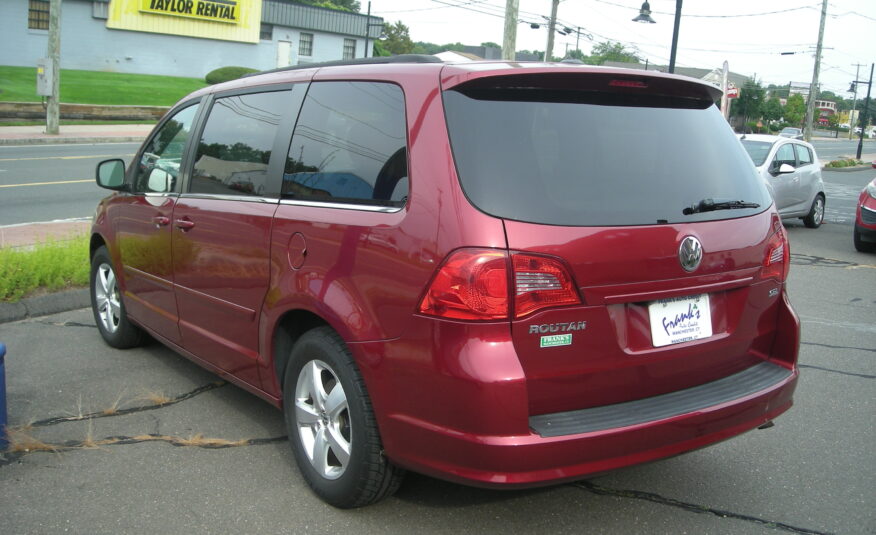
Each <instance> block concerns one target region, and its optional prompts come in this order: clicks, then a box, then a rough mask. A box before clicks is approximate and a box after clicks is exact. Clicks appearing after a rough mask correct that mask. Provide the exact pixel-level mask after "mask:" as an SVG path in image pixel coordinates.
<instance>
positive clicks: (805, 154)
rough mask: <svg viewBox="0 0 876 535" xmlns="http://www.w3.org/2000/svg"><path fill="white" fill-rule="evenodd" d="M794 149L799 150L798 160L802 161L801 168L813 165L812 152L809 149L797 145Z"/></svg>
mask: <svg viewBox="0 0 876 535" xmlns="http://www.w3.org/2000/svg"><path fill="white" fill-rule="evenodd" d="M794 148H795V149H797V159H798V160H800V167H803V166H804V165H809V164H811V163H812V152H811V151H810V150H809V147H804V146H803V145H797V144H795V145H794Z"/></svg>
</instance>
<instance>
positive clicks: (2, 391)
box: [0, 342, 9, 451]
mask: <svg viewBox="0 0 876 535" xmlns="http://www.w3.org/2000/svg"><path fill="white" fill-rule="evenodd" d="M5 357H6V345H5V344H3V342H0V451H2V450H5V449H6V448H7V447H8V446H9V441H8V440H7V439H6V366H5Z"/></svg>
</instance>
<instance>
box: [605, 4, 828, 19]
mask: <svg viewBox="0 0 876 535" xmlns="http://www.w3.org/2000/svg"><path fill="white" fill-rule="evenodd" d="M595 1H596V2H599V3H602V4H608V5H610V6H615V7H622V8H624V9H630V6H625V5H623V4H617V3H615V2H610V1H609V0H595ZM816 7H818V6H817V5H814V6H800V7H792V8H788V9H780V10H778V11H765V12H763V13H741V14H738V15H690V14H687V13H682V14H681V16H682V17H685V18H697V19H735V18H741V17H761V16H763V15H776V14H778V13H788V12H790V11H799V10H801V9H815V8H816ZM651 13H657V14H660V15H673V16H674V15H675V13H670V12H667V11H651Z"/></svg>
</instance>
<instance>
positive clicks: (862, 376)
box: [797, 364, 876, 379]
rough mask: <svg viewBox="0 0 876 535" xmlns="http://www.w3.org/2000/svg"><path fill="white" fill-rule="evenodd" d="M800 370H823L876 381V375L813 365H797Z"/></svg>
mask: <svg viewBox="0 0 876 535" xmlns="http://www.w3.org/2000/svg"><path fill="white" fill-rule="evenodd" d="M797 367H798V368H812V369H813V370H821V371H823V372H831V373H839V374H842V375H851V376H852V377H861V378H863V379H876V375H867V374H865V373H854V372H843V371H840V370H834V369H831V368H822V367H821V366H813V365H812V364H797Z"/></svg>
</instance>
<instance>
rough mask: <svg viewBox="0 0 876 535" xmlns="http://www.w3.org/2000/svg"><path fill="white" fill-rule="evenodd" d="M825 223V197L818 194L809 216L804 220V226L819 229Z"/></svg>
mask: <svg viewBox="0 0 876 535" xmlns="http://www.w3.org/2000/svg"><path fill="white" fill-rule="evenodd" d="M823 221H824V195H822V194H820V193H819V194H818V195H816V196H815V199H813V201H812V208H810V209H809V215H807V216H806V217H804V218H803V224H804V225H806V226H807V227H809V228H818V227H820V226H821V223H822V222H823Z"/></svg>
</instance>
